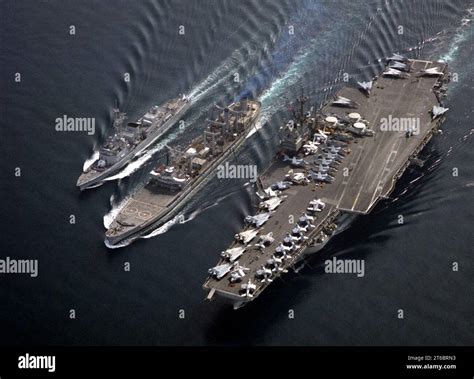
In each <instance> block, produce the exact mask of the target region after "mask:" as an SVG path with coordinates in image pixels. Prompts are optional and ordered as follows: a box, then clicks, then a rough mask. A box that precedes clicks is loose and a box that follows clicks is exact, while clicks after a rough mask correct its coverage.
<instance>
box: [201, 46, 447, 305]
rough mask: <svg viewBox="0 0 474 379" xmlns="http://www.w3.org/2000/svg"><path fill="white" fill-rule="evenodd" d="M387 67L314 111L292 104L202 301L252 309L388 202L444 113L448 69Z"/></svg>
mask: <svg viewBox="0 0 474 379" xmlns="http://www.w3.org/2000/svg"><path fill="white" fill-rule="evenodd" d="M386 63H387V64H386V67H385V71H383V72H382V73H381V74H380V75H379V76H378V77H376V78H374V79H373V80H371V81H369V82H357V86H353V87H344V88H343V89H342V90H340V91H339V92H338V93H337V94H336V96H335V97H334V98H333V99H331V100H330V101H328V102H326V103H325V104H324V105H323V106H322V107H321V109H320V110H319V111H316V112H312V111H305V103H306V102H307V98H306V97H305V96H304V95H302V96H301V97H300V98H298V100H297V101H298V104H297V108H298V110H297V111H295V110H293V112H292V113H293V114H292V118H291V120H290V121H289V122H288V123H287V124H286V125H284V126H282V127H281V128H280V151H279V152H278V154H277V155H276V157H275V158H274V160H273V162H272V164H271V166H270V167H269V168H268V169H267V170H266V171H265V172H264V173H263V174H262V175H261V176H259V178H258V180H257V195H258V197H259V199H260V200H259V204H258V206H257V207H256V208H257V211H256V212H255V214H254V215H248V216H247V217H245V220H243V221H244V229H243V230H242V231H241V232H240V233H238V234H236V235H235V236H234V241H233V242H232V244H231V245H230V246H229V248H228V249H226V250H225V251H223V252H221V254H220V257H219V261H218V263H217V265H216V266H215V267H212V268H211V269H209V276H208V278H207V280H206V281H205V283H204V285H203V287H204V289H205V290H206V291H208V296H207V299H208V300H211V299H213V298H214V297H216V295H219V296H222V297H224V298H226V299H227V300H230V301H231V302H232V303H233V305H234V308H235V309H237V308H239V307H241V306H243V305H245V304H247V303H249V302H250V301H253V300H254V299H256V298H257V297H258V296H259V295H260V294H261V293H262V292H263V291H264V290H265V288H267V287H268V285H270V284H271V283H272V282H274V281H275V280H277V279H278V278H279V277H280V276H281V275H282V274H283V273H286V272H288V270H289V269H290V268H294V267H295V264H296V263H297V262H298V261H299V260H301V259H302V258H303V257H304V255H305V254H308V253H314V252H316V251H319V250H321V249H322V248H323V247H324V245H325V244H326V243H327V242H328V241H329V239H330V238H331V237H332V236H334V235H335V234H336V233H337V232H339V231H341V230H342V229H344V228H346V227H347V226H348V225H349V224H350V222H352V221H353V220H354V218H356V216H357V215H364V214H367V213H369V212H370V211H371V210H372V209H373V208H374V206H375V204H377V202H379V201H380V200H381V199H384V198H386V197H388V196H389V194H390V193H391V192H392V190H393V189H394V186H395V184H396V182H397V180H398V179H399V178H400V176H401V175H402V174H403V172H404V171H405V170H406V168H407V167H408V166H409V165H410V164H413V163H416V162H417V158H416V157H417V155H418V153H419V152H420V151H421V150H422V149H423V147H424V146H425V145H426V144H427V142H428V141H429V140H430V139H431V137H432V136H433V135H434V134H436V133H437V132H438V127H439V125H440V123H441V122H442V121H443V119H444V117H445V116H444V114H445V112H446V111H447V110H448V109H447V108H444V107H442V106H441V104H442V99H443V98H444V97H445V92H446V83H447V82H448V81H449V76H448V74H447V65H446V64H445V63H443V62H433V61H423V60H413V59H410V60H409V59H407V58H405V57H403V56H400V55H398V54H395V55H393V56H392V57H390V58H388V59H387V62H386ZM418 163H420V162H419V161H418Z"/></svg>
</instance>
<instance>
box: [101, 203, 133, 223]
mask: <svg viewBox="0 0 474 379" xmlns="http://www.w3.org/2000/svg"><path fill="white" fill-rule="evenodd" d="M127 201H128V198H125V199H123V200H122V201H121V202H120V203H119V204H116V205H114V195H112V196H111V198H110V205H111V206H112V209H110V211H109V213H107V214H106V215H105V216H104V218H103V223H104V228H105V229H108V228H109V227H110V225H111V224H112V222H113V221H114V220H115V218H116V217H117V216H118V214H119V213H120V211H121V210H122V209H123V208H124V207H125V205H126V204H127Z"/></svg>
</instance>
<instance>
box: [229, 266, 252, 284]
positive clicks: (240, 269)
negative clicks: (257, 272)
mask: <svg viewBox="0 0 474 379" xmlns="http://www.w3.org/2000/svg"><path fill="white" fill-rule="evenodd" d="M246 271H249V269H248V268H247V267H244V266H240V265H239V262H236V263H235V265H234V268H233V269H232V272H231V273H230V278H229V280H230V282H231V283H236V282H240V281H241V280H242V278H243V277H244V276H245V272H246Z"/></svg>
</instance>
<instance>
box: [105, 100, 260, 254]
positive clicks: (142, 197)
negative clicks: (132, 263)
mask: <svg viewBox="0 0 474 379" xmlns="http://www.w3.org/2000/svg"><path fill="white" fill-rule="evenodd" d="M259 112H260V103H259V102H257V101H251V100H242V101H240V102H236V103H233V104H231V105H229V106H228V107H225V108H221V107H219V106H216V108H215V110H214V113H216V115H215V117H211V119H208V120H207V122H208V126H207V128H206V130H205V131H204V133H203V134H202V135H200V136H199V137H197V138H196V139H194V140H193V141H192V142H191V143H190V144H189V146H187V147H186V148H185V149H184V150H183V151H181V150H178V149H173V148H170V147H168V163H167V164H166V165H164V164H163V165H160V166H159V167H156V168H155V169H154V170H152V171H151V173H150V174H149V180H148V182H147V183H146V184H145V186H144V187H142V188H141V189H139V190H138V191H136V192H135V194H134V195H133V196H132V197H130V198H129V199H128V200H127V202H126V203H125V205H124V207H123V208H122V209H121V210H120V212H119V213H118V215H117V217H116V218H115V219H114V220H113V222H112V223H111V225H110V226H109V229H108V230H107V232H106V241H105V242H106V245H109V246H111V245H114V244H117V243H118V242H120V241H122V240H124V239H132V237H134V236H135V235H137V234H139V233H140V232H142V231H144V230H146V229H148V228H151V227H152V228H157V227H159V226H160V225H162V224H164V223H165V222H167V221H169V220H171V219H172V218H173V217H174V216H175V215H176V212H177V211H178V210H179V208H180V207H181V206H182V205H184V203H185V202H186V201H187V200H188V199H189V198H190V197H191V196H192V195H193V194H195V193H196V191H197V190H198V189H199V188H200V187H201V186H202V185H203V184H204V183H205V182H206V181H207V180H208V179H209V178H210V177H211V174H212V173H213V172H214V171H215V169H216V168H217V167H218V166H219V165H221V164H222V163H223V162H224V161H225V160H226V159H227V158H228V157H229V156H230V155H231V154H232V153H233V152H234V151H235V150H236V149H237V148H238V147H239V146H241V145H242V143H243V142H244V140H245V138H246V136H247V134H248V132H249V131H250V129H251V128H252V126H253V124H254V122H255V120H256V118H257V116H258V114H259Z"/></svg>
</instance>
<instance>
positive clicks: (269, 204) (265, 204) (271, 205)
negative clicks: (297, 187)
mask: <svg viewBox="0 0 474 379" xmlns="http://www.w3.org/2000/svg"><path fill="white" fill-rule="evenodd" d="M285 197H286V196H282V197H272V198H271V199H268V200H265V201H262V202H261V203H260V204H259V207H260V208H263V209H266V210H268V211H273V210H275V209H276V208H278V206H279V205H280V204H281V202H282V201H283V200H284V198H285Z"/></svg>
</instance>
